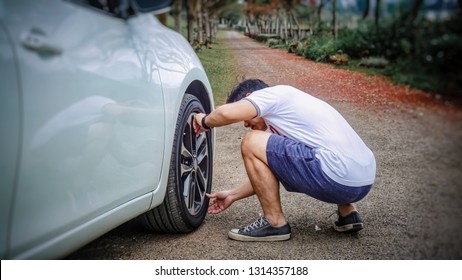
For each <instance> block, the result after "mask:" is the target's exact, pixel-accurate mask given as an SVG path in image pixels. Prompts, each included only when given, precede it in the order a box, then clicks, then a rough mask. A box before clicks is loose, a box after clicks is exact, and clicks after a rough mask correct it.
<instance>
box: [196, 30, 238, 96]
mask: <svg viewBox="0 0 462 280" xmlns="http://www.w3.org/2000/svg"><path fill="white" fill-rule="evenodd" d="M223 36H224V33H223V32H221V31H220V32H218V33H217V38H216V40H215V41H214V44H213V48H212V49H204V50H203V51H201V52H198V53H197V55H198V56H199V59H200V60H201V62H202V65H203V66H204V68H205V71H206V73H207V76H208V78H209V81H210V84H211V86H212V90H213V96H214V98H215V104H216V105H221V104H224V103H225V102H226V98H227V97H228V93H229V91H230V90H231V89H232V88H233V87H234V85H235V84H236V82H237V78H238V69H237V65H236V63H235V61H234V57H233V54H232V53H231V50H230V49H229V48H228V47H227V46H226V44H224V43H222V41H223Z"/></svg>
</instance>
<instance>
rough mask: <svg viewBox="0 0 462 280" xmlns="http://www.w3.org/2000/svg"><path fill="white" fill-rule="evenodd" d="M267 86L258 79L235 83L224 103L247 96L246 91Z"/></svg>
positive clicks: (249, 91) (250, 91)
mask: <svg viewBox="0 0 462 280" xmlns="http://www.w3.org/2000/svg"><path fill="white" fill-rule="evenodd" d="M267 87H269V86H268V85H267V84H266V83H265V82H263V81H262V80H259V79H247V80H244V81H242V82H240V83H239V84H237V85H236V86H235V87H234V88H233V90H231V93H230V94H229V96H228V99H227V100H226V103H233V102H236V101H239V100H241V99H242V98H244V97H246V96H247V93H252V92H254V91H256V90H259V89H264V88H267Z"/></svg>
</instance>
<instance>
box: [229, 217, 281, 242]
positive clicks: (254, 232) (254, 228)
mask: <svg viewBox="0 0 462 280" xmlns="http://www.w3.org/2000/svg"><path fill="white" fill-rule="evenodd" d="M228 237H229V238H231V239H234V240H238V241H283V240H288V239H290V225H289V223H286V224H285V225H283V226H281V227H273V226H272V225H271V224H270V223H269V222H268V220H267V219H266V217H265V216H260V217H259V218H258V219H257V220H256V221H255V222H253V223H251V224H249V225H247V226H245V227H243V228H241V229H232V230H230V231H229V232H228Z"/></svg>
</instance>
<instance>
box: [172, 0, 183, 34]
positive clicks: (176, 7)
mask: <svg viewBox="0 0 462 280" xmlns="http://www.w3.org/2000/svg"><path fill="white" fill-rule="evenodd" d="M182 9H183V0H175V2H174V3H173V11H172V12H173V20H174V21H175V30H176V31H177V32H178V33H180V32H181V10H182Z"/></svg>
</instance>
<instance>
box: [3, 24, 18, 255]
mask: <svg viewBox="0 0 462 280" xmlns="http://www.w3.org/2000/svg"><path fill="white" fill-rule="evenodd" d="M14 57H15V56H14V52H13V48H12V45H11V40H10V38H9V36H8V33H7V31H6V28H5V26H4V25H3V23H2V22H1V21H0V73H1V75H0V133H1V145H0V186H1V187H0V257H1V258H2V259H4V257H5V256H6V250H7V247H8V246H7V241H8V225H9V224H10V213H11V212H10V210H11V203H12V198H13V193H14V186H15V178H16V176H15V175H16V172H15V170H16V167H17V164H18V154H19V129H20V113H19V112H20V106H19V100H20V98H19V88H18V76H17V73H18V72H17V70H18V69H17V67H16V64H15V61H14Z"/></svg>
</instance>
